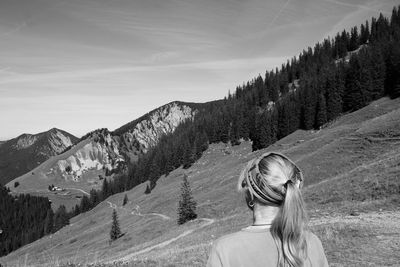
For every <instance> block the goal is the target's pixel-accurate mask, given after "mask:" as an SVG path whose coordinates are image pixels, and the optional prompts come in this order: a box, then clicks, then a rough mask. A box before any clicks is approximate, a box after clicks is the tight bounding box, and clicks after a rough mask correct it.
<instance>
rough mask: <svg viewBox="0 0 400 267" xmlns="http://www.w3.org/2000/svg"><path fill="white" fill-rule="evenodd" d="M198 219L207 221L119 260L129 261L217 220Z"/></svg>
mask: <svg viewBox="0 0 400 267" xmlns="http://www.w3.org/2000/svg"><path fill="white" fill-rule="evenodd" d="M198 220H203V221H205V223H204V224H202V225H199V226H198V227H196V228H193V229H189V230H186V231H185V232H183V233H182V234H180V235H178V236H176V237H173V238H170V239H168V240H165V241H163V242H161V243H158V244H156V245H153V246H150V247H147V248H144V249H142V250H139V251H136V252H133V253H130V254H128V255H126V256H125V257H123V258H120V259H118V261H123V262H129V260H131V259H132V258H133V257H135V256H137V255H139V254H143V253H146V252H149V251H151V250H153V249H156V248H163V247H165V246H167V245H169V244H171V243H172V242H174V241H176V240H178V239H180V238H182V237H185V236H187V235H190V234H191V233H193V232H194V231H196V230H200V229H202V228H204V227H206V226H209V225H211V224H213V223H214V222H215V219H209V218H200V219H198Z"/></svg>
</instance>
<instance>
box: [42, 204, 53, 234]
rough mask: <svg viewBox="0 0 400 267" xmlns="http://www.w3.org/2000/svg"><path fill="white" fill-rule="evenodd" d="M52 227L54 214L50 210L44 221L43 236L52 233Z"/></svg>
mask: <svg viewBox="0 0 400 267" xmlns="http://www.w3.org/2000/svg"><path fill="white" fill-rule="evenodd" d="M53 225H54V212H53V210H52V209H51V208H50V209H48V210H47V214H46V219H45V221H44V234H45V235H47V234H50V233H52V232H53Z"/></svg>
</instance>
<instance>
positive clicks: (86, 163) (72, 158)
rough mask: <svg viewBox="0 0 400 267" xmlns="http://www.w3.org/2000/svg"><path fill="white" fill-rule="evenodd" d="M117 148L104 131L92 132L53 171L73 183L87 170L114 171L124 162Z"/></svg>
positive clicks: (111, 138) (113, 140) (113, 139)
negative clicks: (69, 177) (68, 177)
mask: <svg viewBox="0 0 400 267" xmlns="http://www.w3.org/2000/svg"><path fill="white" fill-rule="evenodd" d="M118 146H119V144H118V142H117V141H116V139H115V138H113V137H112V136H111V134H110V133H109V132H108V131H107V130H106V129H102V130H98V131H94V132H93V133H91V134H90V136H89V137H88V140H86V141H83V144H81V145H80V147H79V148H75V149H73V150H71V151H70V152H69V153H68V154H69V155H67V156H68V157H67V158H65V159H60V160H58V161H57V163H56V167H55V169H53V170H54V171H59V172H60V173H61V174H62V176H63V177H64V178H66V177H67V176H68V175H70V176H71V177H72V179H73V180H75V181H78V180H79V179H80V178H81V176H82V174H83V173H85V172H86V171H88V170H102V169H103V170H106V171H112V170H115V169H117V168H118V167H120V166H121V163H123V162H124V158H123V156H122V155H121V153H120V151H119V149H118ZM53 170H52V171H53Z"/></svg>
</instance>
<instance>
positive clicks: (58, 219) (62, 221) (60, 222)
mask: <svg viewBox="0 0 400 267" xmlns="http://www.w3.org/2000/svg"><path fill="white" fill-rule="evenodd" d="M54 217H55V218H54V229H53V230H54V232H56V231H58V230H60V229H61V228H62V227H64V226H66V225H68V224H69V218H68V213H67V209H66V208H65V206H64V205H61V206H60V207H58V209H57V211H56V213H55V216H54Z"/></svg>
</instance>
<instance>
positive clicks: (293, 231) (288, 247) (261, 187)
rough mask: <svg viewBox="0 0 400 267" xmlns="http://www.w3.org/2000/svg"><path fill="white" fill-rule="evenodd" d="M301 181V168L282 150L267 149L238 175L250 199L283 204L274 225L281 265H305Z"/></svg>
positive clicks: (277, 204)
mask: <svg viewBox="0 0 400 267" xmlns="http://www.w3.org/2000/svg"><path fill="white" fill-rule="evenodd" d="M302 183H303V175H302V173H301V170H300V169H299V168H298V167H297V166H296V165H295V164H294V162H293V161H291V160H290V159H288V158H287V157H286V156H284V155H282V154H279V153H266V154H263V155H262V156H261V157H259V158H257V159H254V160H253V161H250V162H249V163H248V164H247V166H246V168H245V169H244V170H243V171H242V174H241V176H240V179H239V188H240V189H241V191H243V189H244V190H245V191H246V195H247V199H251V201H255V202H257V203H259V204H260V205H269V206H278V207H280V209H279V212H278V215H277V216H276V218H275V219H274V221H273V223H272V225H271V233H272V236H273V238H274V240H275V242H276V245H277V247H278V252H279V259H278V266H282V267H286V266H290V267H292V266H293V267H297V266H303V264H304V260H305V258H306V256H307V255H306V250H307V244H306V239H305V229H304V228H305V224H306V213H305V208H304V202H303V198H302V195H301V192H300V187H301V185H302Z"/></svg>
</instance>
